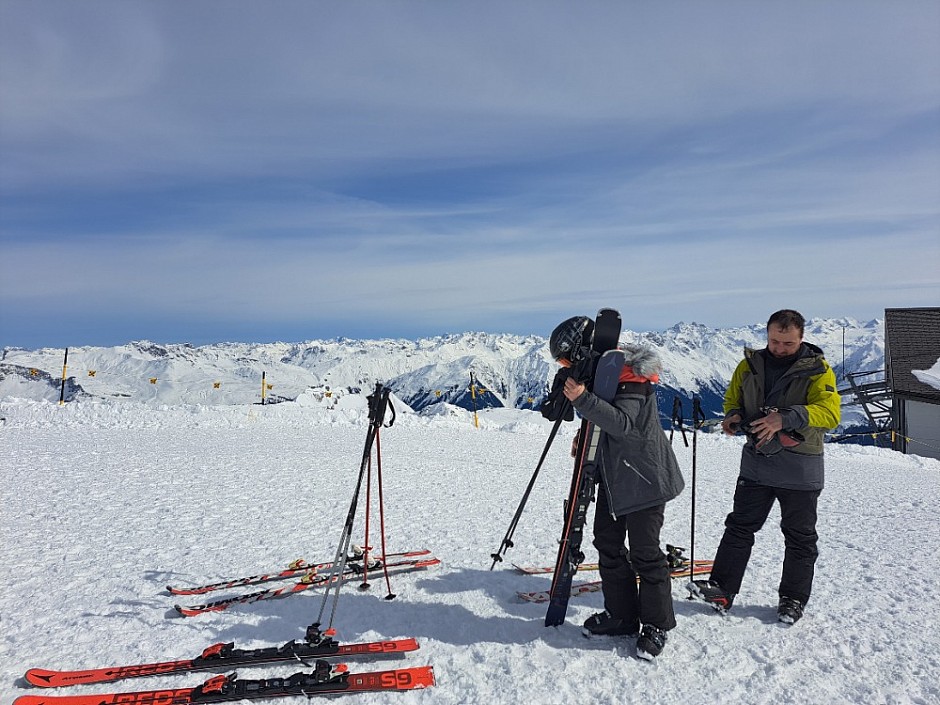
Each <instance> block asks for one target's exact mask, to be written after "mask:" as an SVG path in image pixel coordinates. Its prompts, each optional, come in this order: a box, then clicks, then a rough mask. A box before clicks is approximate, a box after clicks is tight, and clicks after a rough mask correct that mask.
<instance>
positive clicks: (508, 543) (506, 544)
mask: <svg viewBox="0 0 940 705" xmlns="http://www.w3.org/2000/svg"><path fill="white" fill-rule="evenodd" d="M566 401H567V400H566ZM564 420H565V415H564V414H559V415H558V418H557V419H555V424H554V425H553V426H552V431H551V433H549V434H548V440H547V441H546V442H545V448H543V449H542V456H541V457H540V458H539V462H538V464H537V465H536V466H535V472H533V473H532V478H531V479H530V480H529V484H528V485H527V486H526V488H525V492H524V493H523V495H522V501H520V502H519V506H518V507H517V508H516V513H515V514H513V516H512V521H510V522H509V528H508V529H507V530H506V535H505V536H504V537H503V541H502V543H501V544H500V545H499V549H498V550H497V551H496V553H491V554H490V557H491V558H492V559H493V563H492V565H490V570H493V568H495V567H496V564H497V563H501V562H502V560H503V556H502V554H503V552H505V551H506V550H507V549H509V548H512V546H513V543H512V536H513V534H514V533H515V532H516V525H517V524H518V523H519V518H520V517H521V516H522V510H523V509H525V505H526V502H528V501H529V493H531V492H532V488H533V487H534V486H535V480H536V478H537V477H538V476H539V471H541V469H542V464H543V463H544V462H545V458H546V457H547V456H548V449H549V448H551V447H552V441H554V440H555V436H556V435H557V434H558V428H559V427H560V426H561V422H562V421H564Z"/></svg>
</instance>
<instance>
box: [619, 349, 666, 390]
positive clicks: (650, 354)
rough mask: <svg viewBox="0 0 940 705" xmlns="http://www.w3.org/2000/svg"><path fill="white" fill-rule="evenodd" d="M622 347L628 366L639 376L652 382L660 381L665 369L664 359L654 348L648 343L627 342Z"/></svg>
mask: <svg viewBox="0 0 940 705" xmlns="http://www.w3.org/2000/svg"><path fill="white" fill-rule="evenodd" d="M620 349H621V350H623V351H624V353H625V354H626V366H627V367H629V368H630V369H631V370H633V373H634V374H635V375H636V376H637V377H645V378H646V379H648V380H649V381H650V382H658V381H659V375H660V374H662V371H663V361H662V360H661V359H660V357H659V354H658V353H657V352H656V351H655V350H653V348H651V347H648V346H646V345H635V344H632V343H625V344H623V345H621V346H620Z"/></svg>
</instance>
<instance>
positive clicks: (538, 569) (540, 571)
mask: <svg viewBox="0 0 940 705" xmlns="http://www.w3.org/2000/svg"><path fill="white" fill-rule="evenodd" d="M711 564H712V562H711V561H710V560H698V559H695V565H696V567H698V566H709V567H711ZM684 565H688V561H686V562H685V563H684ZM512 567H513V568H515V569H516V572H519V573H522V574H523V575H545V574H546V573H551V572H552V571H554V570H555V568H554V567H553V566H550V565H516V564H515V563H513V564H512ZM598 569H600V564H598V563H582V564H581V565H579V566H578V572H579V573H583V572H587V571H591V570H598ZM697 574H698V573H696V575H697Z"/></svg>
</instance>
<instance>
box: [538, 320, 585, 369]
mask: <svg viewBox="0 0 940 705" xmlns="http://www.w3.org/2000/svg"><path fill="white" fill-rule="evenodd" d="M593 334H594V321H592V320H591V319H590V318H588V317H587V316H572V317H571V318H569V319H568V320H566V321H563V322H561V323H559V324H558V326H557V327H556V328H555V330H553V331H552V335H551V337H550V338H549V339H548V350H549V352H551V354H552V358H553V359H555V360H560V359H561V358H565V359H566V360H568V362H577V361H578V360H579V359H580V358H581V348H582V347H586V346H589V345H590V344H591V337H592V336H593Z"/></svg>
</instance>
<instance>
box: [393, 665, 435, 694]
mask: <svg viewBox="0 0 940 705" xmlns="http://www.w3.org/2000/svg"><path fill="white" fill-rule="evenodd" d="M403 674H407V677H405V676H404V675H403ZM396 681H397V684H398V687H399V689H400V690H420V689H421V688H430V687H431V686H432V685H436V684H437V681H436V680H435V679H434V667H433V666H415V667H413V668H402V669H398V670H397V671H396Z"/></svg>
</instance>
